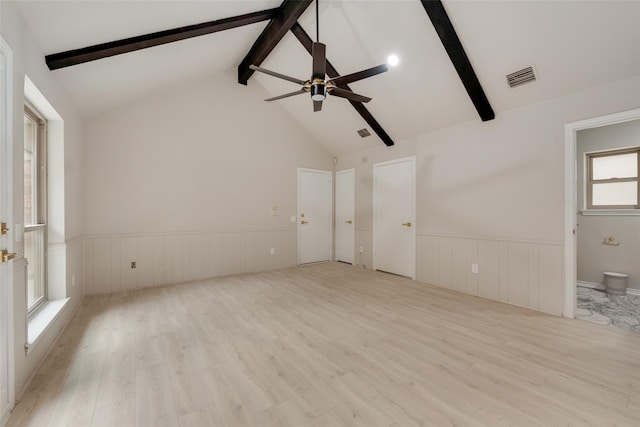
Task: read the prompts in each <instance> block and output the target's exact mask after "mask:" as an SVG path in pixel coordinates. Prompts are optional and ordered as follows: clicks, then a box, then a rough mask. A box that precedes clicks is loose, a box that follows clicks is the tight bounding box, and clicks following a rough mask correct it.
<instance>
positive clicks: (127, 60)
mask: <svg viewBox="0 0 640 427" xmlns="http://www.w3.org/2000/svg"><path fill="white" fill-rule="evenodd" d="M15 4H16V6H17V8H18V10H19V12H20V13H21V15H22V17H23V19H24V21H25V22H26V24H27V26H28V27H29V29H30V30H31V31H32V33H33V34H34V36H35V37H36V40H37V42H38V43H39V44H40V47H41V48H42V50H43V51H44V52H45V54H53V53H57V52H63V51H67V50H72V49H78V48H82V47H85V46H90V45H94V44H99V43H105V42H110V41H114V40H118V39H123V38H127V37H133V36H137V35H141V34H146V33H151V32H156V31H162V30H167V29H170V28H176V27H183V26H187V25H192V24H197V23H201V22H205V21H213V20H218V19H222V18H228V17H231V16H237V15H241V14H246V13H251V12H256V11H261V10H266V9H272V8H278V7H279V6H280V5H281V4H282V1H281V0H262V1H254V0H247V1H237V0H236V1H218V0H214V1H207V0H203V1H152V0H145V1H86V0H85V1H17V2H15ZM319 6H320V39H321V41H322V42H323V43H325V44H326V45H327V59H328V60H329V61H330V62H331V63H332V64H333V65H334V66H335V68H336V69H337V70H338V72H340V73H341V74H348V73H351V72H354V71H359V70H362V69H365V68H369V67H372V66H374V65H378V64H381V63H384V62H385V60H386V58H387V56H388V55H389V54H392V53H393V54H396V55H397V56H398V57H399V58H400V64H399V65H398V66H397V67H393V68H391V70H390V71H389V72H387V73H384V74H381V75H379V76H376V77H372V78H369V79H366V80H362V81H359V82H355V83H352V84H350V86H351V88H352V89H353V90H354V91H356V92H358V93H362V94H364V95H367V96H370V97H372V98H373V100H372V101H371V102H370V103H368V104H366V108H367V109H368V111H370V113H371V114H372V116H373V117H375V119H376V120H377V121H378V122H379V123H380V125H381V126H382V128H383V129H384V130H385V131H386V132H387V133H388V134H389V135H390V137H391V138H392V139H393V140H394V141H401V140H404V139H407V138H410V137H412V136H415V135H418V134H421V133H425V132H429V131H432V130H435V129H438V128H442V127H445V126H448V125H452V124H455V123H459V122H463V121H468V120H478V121H480V117H479V115H478V112H477V110H476V108H475V107H474V105H473V103H472V102H471V99H470V97H469V95H468V94H467V91H466V90H465V88H464V86H463V84H462V82H461V79H460V78H459V76H458V74H457V73H456V71H455V69H454V66H453V65H452V62H451V60H450V58H449V56H448V55H447V52H446V51H445V49H444V48H443V44H442V42H441V40H440V38H439V37H438V34H437V33H436V30H435V29H434V25H432V23H431V21H430V20H429V17H428V15H427V13H426V12H425V8H424V7H423V6H422V4H421V2H420V1H418V0H396V1H373V0H371V1H354V0H321V1H320V4H319ZM444 7H445V10H446V12H447V14H448V16H449V18H450V20H451V22H452V24H453V27H454V29H455V31H456V32H457V35H458V37H459V38H460V41H461V42H462V45H463V47H464V49H465V51H466V55H467V57H468V59H469V61H470V63H471V64H472V66H473V68H474V70H475V73H476V75H477V76H478V79H479V82H480V84H481V85H482V87H483V88H484V92H485V93H486V96H487V98H488V101H489V102H490V104H491V106H492V107H493V110H494V111H495V114H496V116H497V119H496V120H499V119H500V113H501V112H503V111H505V110H508V109H511V108H516V107H521V106H524V105H527V104H532V103H536V102H540V101H543V100H546V99H549V98H553V97H557V96H561V95H564V94H568V93H571V92H575V91H579V90H581V89H584V88H587V87H590V86H595V85H599V84H603V83H606V82H609V81H614V80H619V79H622V78H626V77H631V76H634V75H638V74H640V2H634V1H626V2H617V1H558V0H556V1H478V0H475V1H445V2H444ZM268 22H269V21H262V22H259V23H254V24H251V25H246V26H242V27H239V28H234V29H229V30H226V31H221V32H217V33H214V34H209V35H204V36H200V37H195V38H190V39H188V40H183V41H179V42H175V43H170V44H164V45H161V46H156V47H152V48H149V49H145V50H139V51H136V52H131V53H127V54H123V55H119V56H114V57H110V58H106V59H101V60H98V61H93V62H88V63H85V64H81V65H76V66H73V67H68V68H63V69H59V70H55V71H51V72H52V73H56V74H58V75H59V77H60V79H61V80H62V82H63V84H64V85H65V86H66V88H67V90H68V91H69V93H70V95H71V97H72V98H73V99H74V101H75V103H76V104H77V106H78V108H79V110H80V111H81V112H82V114H84V115H85V116H87V117H88V116H93V115H96V114H99V113H101V112H104V111H108V110H110V109H113V108H117V107H118V106H121V105H124V104H127V103H130V102H132V101H135V100H137V99H140V98H144V97H146V96H149V95H150V94H153V93H157V92H164V91H168V90H171V89H173V88H178V87H180V86H182V85H185V84H191V83H193V82H194V81H197V80H200V79H205V78H209V77H211V76H216V75H220V74H221V73H225V75H229V74H230V73H237V69H238V65H239V64H240V63H241V61H242V60H243V58H244V57H245V55H246V54H247V53H248V52H249V50H250V49H251V47H252V45H253V44H254V42H255V41H256V39H257V38H258V37H259V36H260V34H261V33H262V31H263V30H264V28H265V27H266V26H267V25H268ZM298 22H299V25H300V26H301V27H302V28H304V29H305V30H306V32H307V33H308V34H309V35H310V36H311V37H313V38H315V29H316V26H315V8H314V7H309V8H307V9H306V10H305V11H304V12H303V13H302V16H300V18H299V20H298ZM43 61H44V58H43ZM310 64H311V58H310V56H309V53H308V52H307V51H306V50H305V48H304V47H303V45H302V44H301V43H300V41H299V40H298V39H297V38H296V36H295V35H294V34H293V33H292V32H290V31H289V32H287V33H286V34H285V35H284V37H283V38H282V40H281V41H280V42H279V43H278V44H277V45H276V46H275V48H274V49H273V51H272V52H271V53H270V54H269V55H268V56H267V57H266V59H265V60H264V62H262V66H263V67H265V68H268V69H271V70H275V71H278V72H281V73H283V74H287V75H291V76H296V77H300V78H302V79H306V78H308V75H309V73H310ZM527 66H533V67H534V69H535V71H536V74H537V76H538V80H537V81H536V82H533V83H529V84H526V85H523V86H520V87H517V88H514V89H511V88H509V86H508V85H507V82H506V78H505V75H506V74H508V73H511V72H513V71H517V70H519V69H522V68H524V67H527ZM98 83H99V84H98ZM230 84H231V83H230ZM234 84H237V83H234ZM252 85H260V86H262V87H263V88H264V89H266V91H267V92H268V93H269V94H271V95H273V96H275V95H279V94H282V93H285V92H290V91H293V90H295V89H296V86H295V85H293V84H291V83H289V82H286V81H280V80H277V79H274V78H272V77H270V76H266V75H259V73H255V74H254V75H253V76H252V77H251V78H250V79H249V81H248V87H247V88H246V90H251V87H252ZM275 102H278V103H280V105H281V106H282V107H284V109H285V111H287V112H288V114H290V115H291V117H292V119H293V120H296V121H298V122H299V123H300V124H301V125H302V126H304V127H305V128H307V129H308V130H309V132H311V133H312V134H313V135H315V137H316V138H317V139H318V140H319V141H321V142H322V143H323V145H324V146H325V147H326V148H327V150H329V151H330V152H331V153H333V154H336V155H338V154H341V153H345V152H349V151H354V150H358V149H363V148H367V147H378V146H381V145H382V143H381V140H380V139H379V138H378V137H377V136H376V135H375V133H374V132H373V131H372V129H371V127H370V126H369V125H368V124H367V123H366V122H365V121H364V120H363V118H362V117H361V115H360V114H358V112H356V110H354V108H353V107H352V106H351V105H350V104H349V102H347V101H345V100H343V99H338V98H331V97H330V98H329V99H328V100H327V101H325V107H324V108H323V110H322V111H321V112H317V113H314V112H313V109H312V106H311V105H312V104H311V101H310V100H309V98H308V97H307V96H297V97H292V98H287V99H283V100H280V101H275ZM489 123H490V122H489ZM488 125H490V124H488ZM363 127H367V128H368V129H369V130H371V131H372V132H371V133H372V134H373V135H372V136H371V137H368V138H364V139H361V138H360V137H359V136H358V135H357V133H356V131H357V130H358V129H361V128H363Z"/></svg>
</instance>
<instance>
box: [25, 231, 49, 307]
mask: <svg viewBox="0 0 640 427" xmlns="http://www.w3.org/2000/svg"><path fill="white" fill-rule="evenodd" d="M43 237H44V230H33V231H28V232H25V233H24V257H25V258H26V259H27V261H29V269H28V270H27V306H28V307H31V306H33V304H34V303H36V302H38V300H39V299H41V298H43V297H44V239H43Z"/></svg>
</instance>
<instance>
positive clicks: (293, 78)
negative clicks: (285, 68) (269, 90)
mask: <svg viewBox="0 0 640 427" xmlns="http://www.w3.org/2000/svg"><path fill="white" fill-rule="evenodd" d="M249 68H251V69H252V70H254V71H260V72H261V73H265V74H268V75H270V76H273V77H277V78H279V79H282V80H288V81H290V82H292V83H297V84H299V85H304V83H305V81H304V80H300V79H296V78H295V77H289V76H285V75H284V74H280V73H276V72H275V71H271V70H267V69H266V68H261V67H256V66H255V65H249Z"/></svg>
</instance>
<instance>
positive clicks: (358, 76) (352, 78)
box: [328, 64, 389, 86]
mask: <svg viewBox="0 0 640 427" xmlns="http://www.w3.org/2000/svg"><path fill="white" fill-rule="evenodd" d="M388 70H389V67H387V64H382V65H378V66H377V67H373V68H369V69H368V70H362V71H358V72H357V73H352V74H347V75H346V76H340V77H336V78H333V79H329V80H328V81H330V82H333V84H335V85H336V86H342V85H348V84H349V83H353V82H357V81H358V80H362V79H366V78H367V77H373V76H375V75H377V74H380V73H384V72H385V71H388Z"/></svg>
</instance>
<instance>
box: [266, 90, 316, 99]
mask: <svg viewBox="0 0 640 427" xmlns="http://www.w3.org/2000/svg"><path fill="white" fill-rule="evenodd" d="M305 92H306V91H305V90H304V88H302V89H300V90H297V91H295V92H289V93H285V94H284V95H279V96H274V97H273V98H269V99H265V101H269V102H271V101H275V100H276V99H282V98H288V97H290V96H296V95H300V94H301V93H305Z"/></svg>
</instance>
